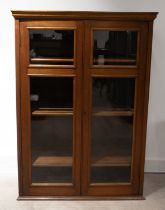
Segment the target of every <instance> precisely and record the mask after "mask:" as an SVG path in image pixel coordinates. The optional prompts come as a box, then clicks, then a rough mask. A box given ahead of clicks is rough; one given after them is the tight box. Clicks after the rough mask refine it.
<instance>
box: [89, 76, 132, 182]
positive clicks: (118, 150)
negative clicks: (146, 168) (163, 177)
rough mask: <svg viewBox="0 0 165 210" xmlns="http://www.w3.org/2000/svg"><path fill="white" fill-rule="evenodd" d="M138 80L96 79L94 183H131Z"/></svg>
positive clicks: (93, 128)
mask: <svg viewBox="0 0 165 210" xmlns="http://www.w3.org/2000/svg"><path fill="white" fill-rule="evenodd" d="M134 85H135V81H134V79H128V78H94V79H93V115H92V148H91V152H92V159H91V182H92V183H107V182H109V183H116V182H120V183H121V182H130V180H131V162H132V142H133V106H134V103H133V101H134Z"/></svg>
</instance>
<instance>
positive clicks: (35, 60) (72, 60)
mask: <svg viewBox="0 0 165 210" xmlns="http://www.w3.org/2000/svg"><path fill="white" fill-rule="evenodd" d="M30 60H31V62H33V63H35V62H36V63H38V62H50V63H56V62H57V63H65V62H66V63H67V62H72V63H73V62H74V59H73V58H31V59H30Z"/></svg>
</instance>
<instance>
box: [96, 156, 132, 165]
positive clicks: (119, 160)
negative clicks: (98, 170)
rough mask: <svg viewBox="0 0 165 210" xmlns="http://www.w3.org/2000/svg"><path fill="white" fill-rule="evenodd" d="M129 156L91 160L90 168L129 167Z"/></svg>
mask: <svg viewBox="0 0 165 210" xmlns="http://www.w3.org/2000/svg"><path fill="white" fill-rule="evenodd" d="M130 165H131V156H103V157H101V158H93V160H92V166H95V167H106V166H130Z"/></svg>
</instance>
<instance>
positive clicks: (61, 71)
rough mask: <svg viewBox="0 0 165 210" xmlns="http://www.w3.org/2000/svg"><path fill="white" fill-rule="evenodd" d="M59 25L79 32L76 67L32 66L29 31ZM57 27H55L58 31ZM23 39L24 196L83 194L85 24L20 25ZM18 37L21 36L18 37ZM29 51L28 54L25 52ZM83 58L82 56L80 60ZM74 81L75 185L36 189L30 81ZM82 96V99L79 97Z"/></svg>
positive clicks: (21, 149)
mask: <svg viewBox="0 0 165 210" xmlns="http://www.w3.org/2000/svg"><path fill="white" fill-rule="evenodd" d="M55 23H56V24H57V23H59V25H62V26H63V27H64V26H66V27H65V28H67V27H69V26H70V28H75V31H76V43H79V44H76V50H75V51H76V52H75V54H76V56H75V61H76V62H75V64H76V65H75V66H73V68H70V67H66V68H60V67H54V68H52V67H49V66H44V68H42V67H40V66H36V67H34V66H33V67H31V66H29V64H28V58H29V56H28V55H29V52H28V49H29V39H28V27H32V26H39V27H41V26H43V28H44V27H46V26H48V25H49V26H53V25H54V24H55ZM56 24H55V26H54V27H56ZM17 33H18V34H19V37H20V40H21V41H20V43H19V49H20V50H19V55H20V57H19V59H20V61H21V62H20V61H19V64H20V69H19V80H20V81H19V82H20V84H19V89H17V95H20V110H19V111H20V113H21V116H20V121H21V128H20V130H21V136H20V140H19V159H20V160H19V161H21V165H20V167H19V180H20V196H21V195H23V196H54V195H57V196H64V195H65V196H73V195H79V194H80V166H81V164H80V159H81V113H82V112H81V105H82V103H81V84H82V79H81V77H82V76H81V74H82V34H83V33H82V22H81V21H51V22H50V21H27V22H26V21H25V22H21V23H20V29H19V31H18V32H17ZM18 34H17V36H18ZM25 49H26V50H25ZM77 55H79V56H77ZM31 76H32V77H37V76H39V77H40V76H41V77H43V76H46V77H48V76H49V77H72V78H73V93H74V94H73V95H74V99H73V100H74V101H73V106H74V110H73V111H74V113H75V114H74V117H73V127H74V128H73V177H74V178H72V180H73V183H72V184H65V183H62V184H58V185H55V184H48V185H46V184H43V185H35V184H32V182H31V122H30V121H31V120H30V119H31V117H30V116H31V112H30V84H29V83H30V77H31ZM77 96H79V98H78V97H77Z"/></svg>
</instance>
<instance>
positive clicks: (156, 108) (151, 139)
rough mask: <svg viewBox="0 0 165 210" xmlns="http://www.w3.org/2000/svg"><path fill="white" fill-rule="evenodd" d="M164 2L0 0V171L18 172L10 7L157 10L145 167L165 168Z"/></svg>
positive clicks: (155, 170)
mask: <svg viewBox="0 0 165 210" xmlns="http://www.w3.org/2000/svg"><path fill="white" fill-rule="evenodd" d="M164 8H165V2H164V1H163V0H156V1H155V0H150V1H148V0H138V1H137V0H136V1H135V0H83V1H82V0H56V1H55V0H46V1H45V0H28V1H22V0H1V1H0V63H1V65H0V66H1V68H0V173H17V153H16V105H15V46H14V18H13V17H12V15H11V12H10V11H11V10H77V11H80V10H89V11H131V12H132V11H145V12H149V11H156V12H159V15H158V18H157V19H156V21H155V24H154V39H153V53H152V69H151V85H150V100H149V116H148V132H147V149H146V171H152V172H161V171H164V172H165V57H164V56H165V11H164Z"/></svg>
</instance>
